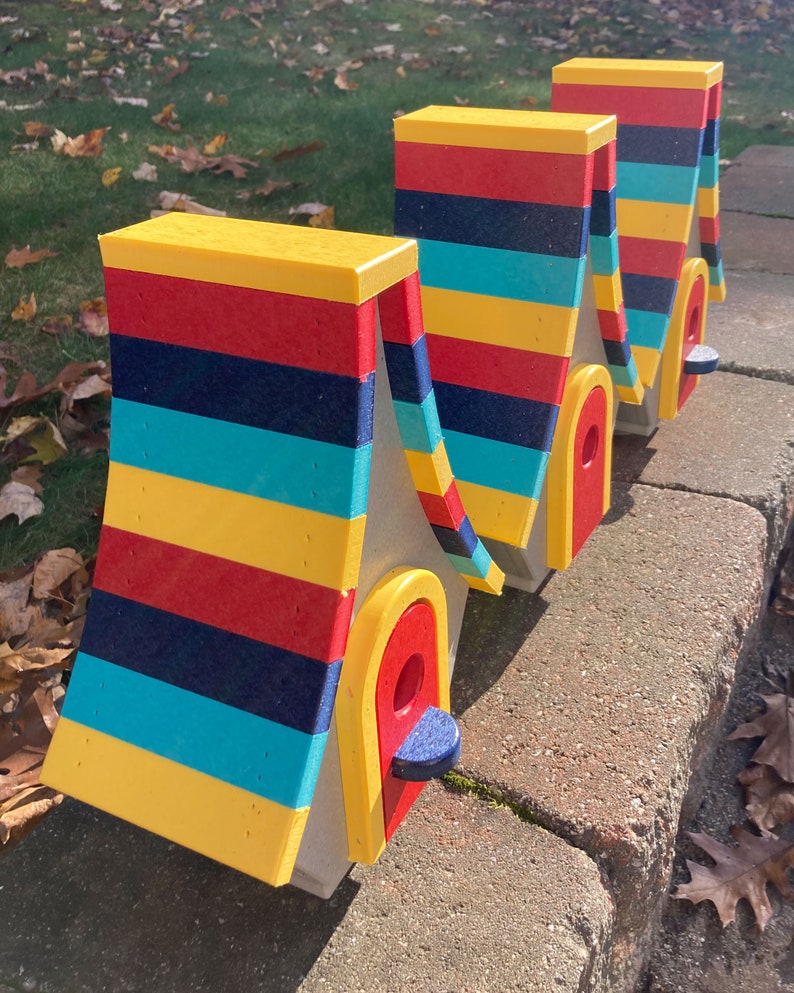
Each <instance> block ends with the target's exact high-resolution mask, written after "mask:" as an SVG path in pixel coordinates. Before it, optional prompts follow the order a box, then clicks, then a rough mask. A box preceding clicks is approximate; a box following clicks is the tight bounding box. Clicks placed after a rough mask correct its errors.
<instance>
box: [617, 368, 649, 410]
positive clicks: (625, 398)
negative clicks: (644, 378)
mask: <svg viewBox="0 0 794 993" xmlns="http://www.w3.org/2000/svg"><path fill="white" fill-rule="evenodd" d="M635 364H636V360H635ZM615 390H616V392H617V395H618V399H619V400H621V401H622V402H623V403H632V404H638V403H642V400H643V397H644V396H645V390H644V389H643V387H642V382H641V380H640V379H637V382H636V383H635V384H634V386H623V385H622V384H620V383H615Z"/></svg>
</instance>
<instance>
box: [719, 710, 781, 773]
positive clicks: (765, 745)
mask: <svg viewBox="0 0 794 993" xmlns="http://www.w3.org/2000/svg"><path fill="white" fill-rule="evenodd" d="M761 699H762V700H763V701H764V703H765V704H766V713H764V714H761V715H760V717H756V719H755V720H754V721H749V722H748V723H747V724H741V725H740V726H739V727H738V728H736V730H735V731H733V732H732V733H731V734H729V735H728V740H729V741H736V740H737V739H738V738H763V739H764V740H763V741H762V742H761V744H760V745H759V746H758V748H756V750H755V751H754V752H753V755H752V761H753V762H759V763H761V764H762V765H771V766H772V768H773V769H774V770H775V772H776V773H777V774H778V775H779V776H780V778H781V779H785V781H786V782H787V783H794V697H791V696H789V695H788V694H786V693H775V694H774V695H773V696H762V697H761Z"/></svg>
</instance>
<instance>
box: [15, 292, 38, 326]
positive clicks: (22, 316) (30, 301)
mask: <svg viewBox="0 0 794 993" xmlns="http://www.w3.org/2000/svg"><path fill="white" fill-rule="evenodd" d="M35 316H36V294H35V293H31V294H30V296H29V297H20V298H19V303H18V304H17V305H16V307H14V309H13V310H12V311H11V320H12V321H32V320H33V318H34V317H35Z"/></svg>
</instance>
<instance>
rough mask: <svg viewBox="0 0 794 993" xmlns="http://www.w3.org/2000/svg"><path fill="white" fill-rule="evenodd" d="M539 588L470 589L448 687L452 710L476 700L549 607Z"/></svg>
mask: <svg viewBox="0 0 794 993" xmlns="http://www.w3.org/2000/svg"><path fill="white" fill-rule="evenodd" d="M542 592H543V591H542V588H541V590H539V591H538V592H537V593H524V592H523V591H521V590H515V589H509V588H507V587H505V590H504V592H503V593H502V595H501V596H500V597H495V596H490V595H489V594H487V593H477V592H474V591H472V592H471V593H469V599H468V603H467V605H466V614H465V616H464V618H463V628H462V629H461V634H460V648H459V649H458V655H457V661H456V663H455V674H454V676H453V678H452V686H451V688H450V694H451V706H452V713H453V714H462V713H463V712H464V711H465V710H467V709H468V708H469V707H470V706H471V705H472V704H473V703H475V702H476V701H477V700H478V699H479V698H480V697H481V696H482V695H483V693H485V692H486V691H487V690H488V689H490V687H491V686H493V684H494V683H495V682H496V681H497V680H498V679H499V677H500V676H501V675H502V673H503V672H504V671H505V669H506V668H507V667H508V665H510V663H511V662H512V661H513V659H514V658H515V656H516V653H517V652H518V650H519V649H520V648H521V646H522V645H523V644H524V642H525V641H526V639H527V637H528V636H529V635H530V634H531V632H532V630H533V629H534V627H535V625H536V624H537V623H538V621H539V620H540V619H541V617H542V616H543V614H544V613H545V611H546V609H547V607H548V604H547V603H546V601H545V600H544V599H543V595H542Z"/></svg>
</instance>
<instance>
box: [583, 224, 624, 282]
mask: <svg viewBox="0 0 794 993" xmlns="http://www.w3.org/2000/svg"><path fill="white" fill-rule="evenodd" d="M590 258H591V260H592V263H593V272H594V273H595V274H596V275H597V276H611V275H612V273H613V272H614V271H615V270H616V269H617V267H618V265H619V256H618V233H617V231H613V232H612V234H611V235H609V237H608V238H607V237H605V236H604V235H602V234H594V235H590Z"/></svg>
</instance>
